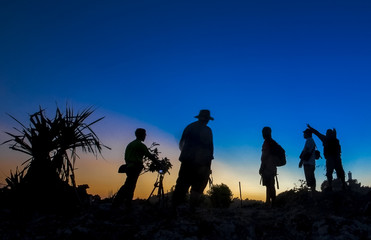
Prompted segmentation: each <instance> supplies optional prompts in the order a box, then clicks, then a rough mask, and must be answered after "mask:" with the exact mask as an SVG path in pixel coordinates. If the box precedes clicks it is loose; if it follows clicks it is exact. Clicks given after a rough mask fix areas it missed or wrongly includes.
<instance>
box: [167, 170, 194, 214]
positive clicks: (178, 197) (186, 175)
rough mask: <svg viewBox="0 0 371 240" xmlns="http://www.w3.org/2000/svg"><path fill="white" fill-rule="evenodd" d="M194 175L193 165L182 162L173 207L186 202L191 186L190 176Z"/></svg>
mask: <svg viewBox="0 0 371 240" xmlns="http://www.w3.org/2000/svg"><path fill="white" fill-rule="evenodd" d="M191 177H192V172H191V167H190V166H188V165H187V164H184V163H182V164H181V165H180V169H179V174H178V179H177V180H176V185H175V189H174V192H173V198H172V204H173V207H176V206H178V205H179V204H182V203H184V202H185V198H186V195H187V193H188V189H189V187H190V186H191V182H190V178H191Z"/></svg>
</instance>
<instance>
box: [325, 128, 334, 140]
mask: <svg viewBox="0 0 371 240" xmlns="http://www.w3.org/2000/svg"><path fill="white" fill-rule="evenodd" d="M326 137H327V138H336V129H335V128H333V129H327V131H326Z"/></svg>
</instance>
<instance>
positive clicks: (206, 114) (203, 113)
mask: <svg viewBox="0 0 371 240" xmlns="http://www.w3.org/2000/svg"><path fill="white" fill-rule="evenodd" d="M195 118H206V119H209V120H214V118H213V117H211V116H210V111H209V110H205V109H204V110H201V111H200V113H199V114H198V115H197V116H195Z"/></svg>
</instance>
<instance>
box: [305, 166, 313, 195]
mask: <svg viewBox="0 0 371 240" xmlns="http://www.w3.org/2000/svg"><path fill="white" fill-rule="evenodd" d="M314 170H315V166H314V165H309V164H305V165H304V173H305V180H306V181H307V185H308V187H310V188H311V190H312V191H315V190H316V178H315V175H314Z"/></svg>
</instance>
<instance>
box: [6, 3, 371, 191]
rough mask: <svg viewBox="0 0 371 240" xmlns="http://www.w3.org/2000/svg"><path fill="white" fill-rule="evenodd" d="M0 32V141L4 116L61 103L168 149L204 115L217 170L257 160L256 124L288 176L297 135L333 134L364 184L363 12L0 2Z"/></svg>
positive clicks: (369, 155)
mask: <svg viewBox="0 0 371 240" xmlns="http://www.w3.org/2000/svg"><path fill="white" fill-rule="evenodd" d="M0 34H1V38H0V87H1V89H0V100H1V103H2V104H1V106H0V124H1V125H0V126H2V127H3V128H4V130H2V131H5V130H7V129H8V128H9V126H13V125H14V123H13V122H12V121H11V120H9V117H8V116H6V114H5V113H10V114H12V115H14V116H16V117H18V118H21V119H22V117H24V115H25V114H27V113H33V112H35V111H36V110H37V109H38V106H39V105H42V106H45V107H47V108H50V109H51V113H52V112H53V111H54V108H55V105H56V103H58V105H60V106H64V105H65V103H66V102H69V103H70V104H71V105H73V106H75V107H77V108H80V107H86V106H91V105H92V106H95V107H97V108H98V109H99V112H100V113H103V114H104V113H113V114H114V115H115V116H117V115H122V116H125V117H128V118H130V119H133V121H134V122H135V121H138V122H140V123H148V124H149V125H151V126H155V127H156V128H158V129H160V130H161V131H163V132H164V133H166V134H169V135H170V136H173V137H174V138H175V139H176V140H179V138H180V135H181V132H182V130H183V128H184V127H185V125H186V124H188V123H190V122H191V121H193V116H195V115H197V113H198V111H199V110H200V109H202V108H207V109H210V110H211V114H212V115H213V116H214V117H215V121H213V122H210V127H211V128H212V129H213V131H214V141H215V149H216V150H215V152H216V154H215V157H216V161H218V160H219V161H221V162H224V163H225V164H230V165H234V166H237V167H239V168H244V167H245V166H246V167H247V168H248V166H251V165H250V163H252V162H256V161H257V162H259V154H260V148H261V144H262V139H261V129H262V127H264V126H266V125H268V126H271V127H272V129H273V138H275V139H276V140H277V141H278V142H279V143H281V145H283V146H284V147H285V149H286V151H287V155H288V159H289V160H290V163H289V164H288V166H287V167H286V170H290V172H291V173H292V174H294V175H297V176H301V175H302V170H301V169H300V170H299V169H297V161H298V159H297V157H298V155H299V154H300V151H301V149H302V147H303V144H304V140H303V138H302V131H303V130H304V129H305V127H306V123H310V124H311V125H312V126H313V127H315V128H317V129H318V130H319V131H321V132H325V131H326V129H327V128H332V127H335V128H336V129H337V130H338V137H339V139H340V142H341V144H342V148H343V161H344V167H345V171H349V170H350V171H352V172H354V173H355V174H356V176H355V177H357V174H358V177H357V178H359V180H360V181H361V182H363V183H368V184H371V179H367V177H366V172H367V171H366V170H365V169H367V170H370V169H371V164H370V163H369V162H370V160H371V148H370V147H369V146H370V145H371V141H370V139H369V133H370V132H371V127H370V124H369V123H370V122H371V114H370V108H371V107H370V104H369V103H370V98H371V97H370V94H369V91H370V85H371V83H370V80H371V68H370V67H371V44H370V43H371V2H370V1H366V0H365V1H313V0H311V1H273V0H267V1H264V0H259V1H258V0H256V1H163V0H160V1H60V2H58V3H57V2H55V1H36V2H35V1H10V0H3V1H1V3H0ZM97 117H99V116H97ZM106 117H107V118H108V119H109V117H110V116H106ZM122 124H125V123H122ZM101 125H102V126H103V128H107V131H109V130H110V129H111V128H114V127H115V126H112V125H107V126H105V125H104V122H102V123H101ZM128 134H129V133H128ZM131 134H132V133H130V136H131ZM1 138H2V139H3V138H6V137H4V136H2V137H1ZM154 138H155V137H154ZM315 141H316V143H317V145H318V146H319V148H320V150H322V146H321V143H320V142H319V141H318V139H316V138H315ZM147 144H148V143H147ZM4 149H5V148H4V146H2V151H5V150H4ZM121 150H122V149H120V151H121ZM117 151H119V149H117ZM248 156H250V158H249V157H248ZM251 156H254V159H251ZM174 161H176V159H174ZM320 164H321V165H323V164H324V163H323V162H321V163H320ZM253 166H254V167H256V166H255V165H253ZM323 173H324V172H323V169H322V168H318V170H317V174H318V175H319V176H323ZM360 176H361V177H360ZM301 177H302V178H303V176H301ZM322 179H323V178H322ZM220 181H222V180H220Z"/></svg>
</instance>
